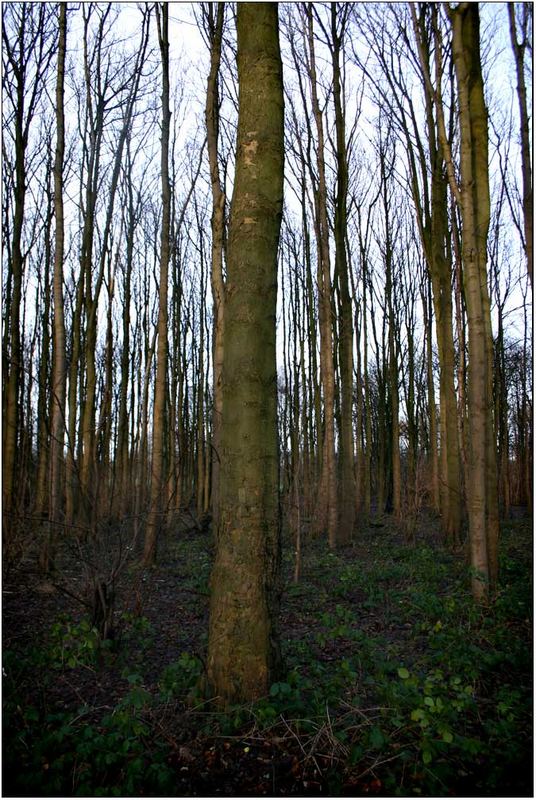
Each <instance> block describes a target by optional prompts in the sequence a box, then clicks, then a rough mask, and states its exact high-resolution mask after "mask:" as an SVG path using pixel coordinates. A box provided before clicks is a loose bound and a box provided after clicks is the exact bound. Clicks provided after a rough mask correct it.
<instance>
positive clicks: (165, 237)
mask: <svg viewBox="0 0 536 800" xmlns="http://www.w3.org/2000/svg"><path fill="white" fill-rule="evenodd" d="M156 13H157V17H156V19H157V23H158V40H159V43H160V53H161V57H162V151H161V177H162V229H161V236H160V276H159V287H158V349H157V354H156V377H155V389H154V407H153V452H152V467H151V497H150V510H149V515H148V518H147V528H146V531H145V541H144V548H143V563H144V565H146V566H147V565H149V564H152V563H154V561H155V559H156V545H157V539H158V533H159V529H160V526H161V516H162V512H163V508H162V489H163V487H164V448H165V435H166V378H167V362H168V335H167V326H168V313H167V302H168V267H169V257H170V220H171V187H170V183H169V123H170V119H171V113H170V110H169V38H168V4H167V3H162V6H161V8H160V9H159V8H158V6H157V12H156ZM160 13H161V15H162V16H161V17H160Z"/></svg>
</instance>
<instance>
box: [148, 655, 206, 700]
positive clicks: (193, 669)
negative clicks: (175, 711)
mask: <svg viewBox="0 0 536 800" xmlns="http://www.w3.org/2000/svg"><path fill="white" fill-rule="evenodd" d="M201 669H202V664H201V661H200V660H199V659H198V658H197V657H196V656H192V655H190V653H186V652H183V653H181V655H180V657H179V658H178V659H177V661H174V662H173V663H172V664H168V666H167V667H165V668H164V670H163V671H162V675H161V676H160V681H159V684H158V685H159V689H160V692H161V694H162V696H163V697H164V698H165V699H170V698H171V697H181V696H183V695H185V694H186V693H188V692H190V693H192V691H193V690H195V688H196V686H197V683H198V681H199V677H200V675H201Z"/></svg>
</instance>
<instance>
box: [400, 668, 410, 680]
mask: <svg viewBox="0 0 536 800" xmlns="http://www.w3.org/2000/svg"><path fill="white" fill-rule="evenodd" d="M398 677H399V678H402V680H403V681H405V680H407V679H408V678H409V671H408V670H407V669H406V667H399V668H398Z"/></svg>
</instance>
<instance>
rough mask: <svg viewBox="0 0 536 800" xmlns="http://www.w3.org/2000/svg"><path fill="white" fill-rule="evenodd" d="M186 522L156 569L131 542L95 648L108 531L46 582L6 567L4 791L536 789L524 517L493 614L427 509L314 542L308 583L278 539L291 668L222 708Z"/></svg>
mask: <svg viewBox="0 0 536 800" xmlns="http://www.w3.org/2000/svg"><path fill="white" fill-rule="evenodd" d="M175 531H176V532H175V533H170V534H168V536H167V538H166V540H165V541H164V542H163V545H162V547H161V552H160V559H159V564H158V566H157V567H156V568H154V569H152V570H145V571H142V570H141V569H140V568H139V566H138V565H137V564H138V561H137V558H136V548H135V547H133V548H132V553H131V555H130V557H129V560H128V561H127V562H126V566H125V568H124V569H123V571H122V574H121V577H120V579H119V582H118V584H117V586H116V587H115V591H116V600H115V611H114V636H113V638H111V639H109V640H106V641H104V642H103V641H101V640H100V638H99V636H98V633H97V631H96V630H95V628H93V627H92V624H91V619H90V618H88V616H87V613H86V611H85V610H84V607H83V606H82V605H81V604H80V603H78V602H77V601H76V599H75V598H74V595H76V596H78V597H80V596H82V594H83V591H84V581H87V574H88V568H91V569H94V568H98V566H99V565H98V564H95V563H94V562H96V561H99V559H101V560H104V561H103V563H104V566H105V564H106V560H107V559H108V560H113V558H114V553H113V551H114V548H116V547H117V538H118V535H117V534H116V533H114V531H113V530H112V531H110V532H109V535H108V537H107V540H106V541H107V544H106V546H105V547H103V546H102V545H99V548H100V549H99V550H98V552H96V551H95V550H94V551H91V546H90V545H88V544H86V545H84V546H82V545H79V544H77V546H76V547H75V546H74V545H72V544H71V546H70V547H66V548H65V552H63V551H62V554H61V559H60V566H59V569H58V573H57V574H56V576H55V577H54V579H53V580H51V581H49V580H48V579H47V580H46V581H44V580H43V577H42V576H40V575H39V573H38V572H37V570H36V569H35V567H34V563H35V561H34V559H33V558H29V557H26V558H23V559H21V561H20V562H19V563H18V564H16V565H13V566H12V567H11V569H10V571H9V573H8V574H7V575H6V576H5V577H4V582H3V640H4V641H3V705H4V715H3V722H4V735H3V748H4V753H3V771H4V775H3V796H10V795H24V794H26V795H31V796H43V795H68V796H71V795H91V796H96V795H134V796H144V795H145V796H150V795H160V796H196V795H197V796H218V795H230V796H237V795H239V796H243V795H252V796H262V795H268V796H281V795H296V796H310V795H332V796H333V795H335V796H336V795H346V796H363V795H378V796H381V795H384V796H385V795H387V796H389V795H391V796H392V795H416V796H418V795H421V796H426V795H436V796H437V795H439V796H467V795H503V796H504V795H510V796H511V795H532V653H533V649H532V521H531V520H529V519H518V520H515V521H514V520H512V521H509V522H506V523H504V524H503V526H502V531H501V557H500V566H501V580H500V587H499V591H498V593H497V596H496V597H495V599H494V600H493V602H492V603H491V604H490V606H489V607H487V608H478V607H476V606H475V605H474V604H473V602H472V600H471V598H470V594H469V583H470V575H469V571H468V569H467V567H466V565H465V560H464V554H463V552H462V551H459V552H451V551H449V550H447V549H446V548H445V547H444V546H443V545H442V543H441V542H440V540H439V538H438V536H437V521H436V520H432V519H429V520H424V521H422V524H421V526H420V529H419V531H418V534H417V536H416V540H415V542H413V543H406V542H405V540H404V538H403V536H402V535H401V534H400V533H399V532H397V530H396V529H395V528H393V527H392V525H391V524H390V523H389V521H388V519H385V520H380V521H376V522H375V524H374V525H371V526H367V527H363V528H362V530H361V531H360V532H359V534H358V535H356V538H355V541H354V543H353V544H351V545H350V546H348V547H346V548H344V549H341V550H340V551H336V552H329V551H328V549H327V546H326V543H325V542H324V541H321V540H319V541H314V542H309V543H307V542H306V543H305V545H304V550H303V563H302V570H301V578H300V581H299V582H298V583H294V582H293V578H292V576H293V569H294V563H293V560H294V548H293V546H292V543H291V542H290V541H287V542H286V543H285V546H284V557H283V567H284V569H283V572H284V592H283V602H282V614H281V625H280V627H281V633H282V644H283V654H284V657H285V663H286V668H287V672H286V675H285V676H283V680H281V681H280V682H278V683H275V684H273V685H272V687H271V689H270V693H269V695H268V696H267V697H265V698H263V699H262V700H260V701H259V702H257V703H255V704H254V705H251V706H247V707H236V708H233V709H232V710H231V711H230V712H229V713H227V714H222V713H218V712H216V711H215V710H214V709H213V708H211V706H210V705H209V704H208V703H207V702H206V701H205V700H204V699H203V698H202V697H201V696H200V693H199V689H198V685H199V679H200V676H201V674H202V671H203V657H204V652H205V648H206V631H207V622H208V580H209V575H210V565H211V560H212V539H211V534H210V531H209V530H205V531H203V530H201V529H199V528H195V527H194V528H192V527H191V526H189V524H188V520H187V519H186V520H184V519H183V520H182V522H181V523H180V524H177V526H176V528H175ZM119 538H120V539H121V546H122V547H125V541H126V537H125V533H124V531H123V532H122V533H121V536H120V537H119ZM107 547H108V548H110V552H109V553H107V552H106V548H107ZM84 548H85V549H84ZM81 563H83V564H84V566H85V569H84V570H81V569H80V564H81ZM84 575H85V577H84Z"/></svg>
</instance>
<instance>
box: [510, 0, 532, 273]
mask: <svg viewBox="0 0 536 800" xmlns="http://www.w3.org/2000/svg"><path fill="white" fill-rule="evenodd" d="M517 5H518V7H519V8H520V11H521V25H520V28H521V31H520V32H521V41H519V40H518V31H517V24H516V4H515V3H508V20H509V23H510V40H511V42H512V50H513V52H514V58H515V63H516V75H517V99H518V103H519V130H520V134H521V174H522V178H523V200H522V204H523V219H524V234H525V238H524V242H523V245H524V248H525V254H526V256H527V271H528V274H529V278H530V283H531V286H532V252H533V247H532V235H533V216H534V209H533V200H532V198H533V194H532V164H531V147H530V126H529V113H528V104H527V85H526V81H525V51H526V50H527V49H530V47H531V45H530V35H531V31H532V4H531V3H518V4H517Z"/></svg>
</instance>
